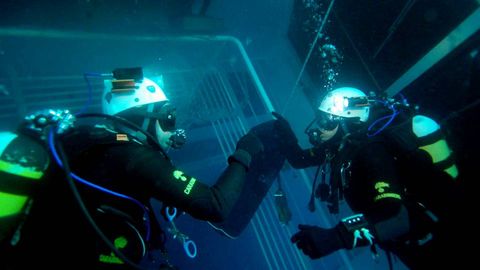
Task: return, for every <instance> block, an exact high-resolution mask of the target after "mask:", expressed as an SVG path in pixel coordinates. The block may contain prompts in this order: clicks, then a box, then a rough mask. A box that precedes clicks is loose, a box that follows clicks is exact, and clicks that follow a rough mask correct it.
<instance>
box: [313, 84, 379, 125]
mask: <svg viewBox="0 0 480 270" xmlns="http://www.w3.org/2000/svg"><path fill="white" fill-rule="evenodd" d="M318 110H320V111H322V112H325V113H328V114H331V115H335V116H340V117H345V118H358V119H359V120H360V121H361V122H367V120H368V116H369V114H370V105H369V103H368V98H367V95H365V93H363V92H362V91H360V90H359V89H357V88H352V87H341V88H337V89H335V90H332V91H330V92H328V93H327V94H326V96H325V97H324V98H323V99H322V101H321V102H320V106H319V107H318Z"/></svg>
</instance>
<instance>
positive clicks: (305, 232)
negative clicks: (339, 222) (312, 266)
mask: <svg viewBox="0 0 480 270" xmlns="http://www.w3.org/2000/svg"><path fill="white" fill-rule="evenodd" d="M338 227H339V226H336V227H333V228H330V229H324V228H320V227H317V226H310V225H303V224H300V225H298V229H299V230H300V231H299V232H297V233H296V234H294V235H293V236H292V238H291V239H290V240H291V241H292V243H294V244H296V245H297V247H298V248H299V249H301V250H302V251H303V253H305V255H307V256H309V257H310V258H312V259H319V258H322V257H324V256H327V255H328V254H330V253H332V252H335V251H337V250H339V249H342V248H347V245H346V244H345V242H344V240H343V239H342V236H341V233H340V230H339V228H338Z"/></svg>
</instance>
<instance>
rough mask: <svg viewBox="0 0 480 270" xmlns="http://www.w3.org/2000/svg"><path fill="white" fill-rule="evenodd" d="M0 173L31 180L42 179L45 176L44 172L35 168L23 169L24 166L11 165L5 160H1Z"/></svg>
mask: <svg viewBox="0 0 480 270" xmlns="http://www.w3.org/2000/svg"><path fill="white" fill-rule="evenodd" d="M0 171H4V172H6V173H10V174H14V175H18V176H22V177H26V178H30V179H40V178H42V176H43V172H41V171H36V170H35V169H34V168H29V167H23V166H22V165H19V164H14V163H9V162H6V161H3V160H0Z"/></svg>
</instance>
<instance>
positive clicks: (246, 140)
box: [228, 133, 263, 170]
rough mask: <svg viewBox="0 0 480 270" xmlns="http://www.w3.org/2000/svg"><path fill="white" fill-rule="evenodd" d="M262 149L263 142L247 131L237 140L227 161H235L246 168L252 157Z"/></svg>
mask: <svg viewBox="0 0 480 270" xmlns="http://www.w3.org/2000/svg"><path fill="white" fill-rule="evenodd" d="M262 151H263V144H262V142H261V141H260V139H259V138H258V137H257V136H256V135H254V134H252V133H247V134H245V135H243V137H241V138H240V139H239V140H238V142H237V147H236V150H235V153H233V154H232V155H231V156H229V157H228V163H229V164H230V163H232V162H234V161H236V162H238V163H240V164H242V165H243V166H245V168H246V169H247V170H248V169H249V167H250V162H252V158H253V157H255V156H256V155H258V154H259V153H260V152H262Z"/></svg>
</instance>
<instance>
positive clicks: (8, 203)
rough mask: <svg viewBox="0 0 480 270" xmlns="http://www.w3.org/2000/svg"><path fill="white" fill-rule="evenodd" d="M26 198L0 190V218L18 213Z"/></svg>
mask: <svg viewBox="0 0 480 270" xmlns="http://www.w3.org/2000/svg"><path fill="white" fill-rule="evenodd" d="M27 200H28V196H25V195H15V194H10V193H5V192H0V205H1V206H2V207H0V218H2V217H6V216H10V215H16V214H19V213H20V212H21V211H22V210H23V207H24V206H25V203H26V202H27Z"/></svg>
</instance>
